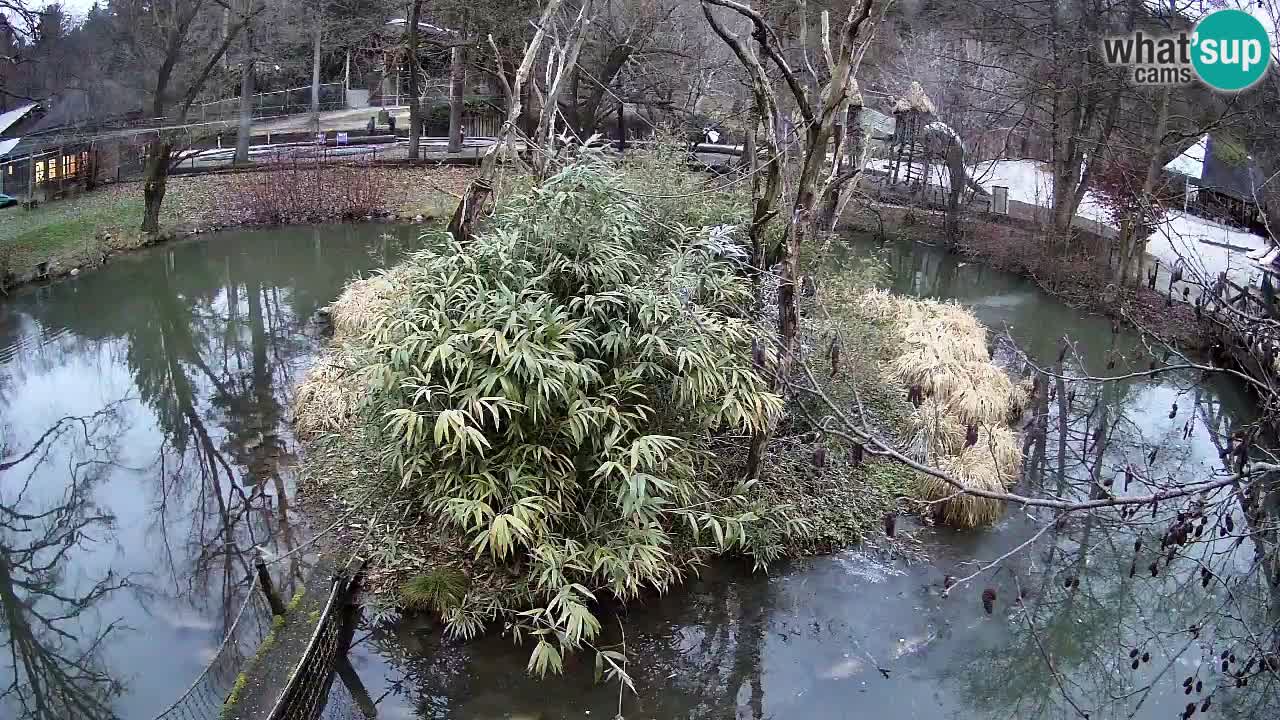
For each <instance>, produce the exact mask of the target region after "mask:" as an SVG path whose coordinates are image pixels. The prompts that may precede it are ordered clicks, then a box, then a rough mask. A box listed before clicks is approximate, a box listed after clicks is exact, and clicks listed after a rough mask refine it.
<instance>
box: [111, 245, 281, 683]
mask: <svg viewBox="0 0 1280 720" xmlns="http://www.w3.org/2000/svg"><path fill="white" fill-rule="evenodd" d="M214 267H216V266H214ZM221 269H222V270H223V273H222V277H218V275H217V274H216V273H211V274H209V275H208V276H203V275H198V274H196V273H193V272H187V273H183V274H175V273H174V272H173V271H172V269H171V268H170V267H169V264H168V263H166V264H165V265H164V267H163V269H161V271H160V272H158V273H157V274H156V276H155V277H154V278H152V281H151V282H149V283H148V284H147V286H146V292H145V294H146V299H147V301H148V302H147V305H148V307H149V310H150V313H149V315H148V317H146V318H145V321H142V322H139V323H138V324H137V325H136V326H135V328H134V329H133V330H132V331H131V332H130V335H129V355H128V359H129V364H130V367H131V368H132V371H133V374H134V378H135V382H136V384H137V386H138V388H139V390H140V393H141V395H142V399H143V400H144V401H145V402H147V403H148V405H150V406H151V407H152V409H153V411H154V414H155V417H156V419H157V423H158V425H159V427H160V429H161V431H162V433H163V442H162V443H161V445H160V447H159V450H158V453H157V459H156V468H157V470H158V472H157V473H156V476H157V478H158V483H157V484H158V488H157V490H158V491H157V493H156V497H157V501H156V504H155V512H154V514H153V518H154V520H153V522H154V524H155V528H156V529H157V531H158V534H159V535H160V537H162V538H163V539H164V542H165V550H164V552H165V557H166V562H165V563H164V566H165V569H166V574H167V576H168V577H167V578H165V580H164V583H165V584H166V585H168V586H169V587H170V589H168V590H167V591H166V592H165V593H164V594H166V595H172V596H175V597H179V598H183V599H184V600H185V602H188V603H190V604H191V605H192V607H193V608H196V609H198V610H202V611H203V612H205V613H208V614H211V615H213V616H215V617H217V618H219V623H220V629H221V630H222V631H223V632H225V631H226V629H227V628H229V627H230V625H231V623H232V622H233V615H234V613H235V612H236V610H237V608H239V607H240V605H241V603H242V601H243V599H244V593H245V592H247V591H248V590H247V588H248V585H249V579H250V577H251V574H252V558H253V552H252V550H253V548H255V547H261V548H263V549H264V550H265V551H266V552H267V553H268V554H269V555H271V556H275V557H279V556H285V555H288V556H289V558H288V560H287V561H285V562H284V563H282V564H280V565H278V566H273V571H274V574H275V576H276V578H275V579H276V583H277V588H278V589H279V591H280V592H281V593H283V594H286V595H291V594H292V593H293V592H295V591H296V590H297V589H298V588H299V587H300V586H301V583H302V581H303V579H304V576H305V574H306V567H305V566H304V564H303V558H302V557H301V555H300V554H291V551H292V550H293V549H294V548H296V547H297V546H298V538H297V537H296V533H295V530H294V528H293V523H292V521H291V518H290V516H289V493H290V492H291V486H290V484H289V482H288V479H287V477H286V473H287V468H288V467H289V465H290V464H291V461H292V451H291V450H289V443H290V442H291V441H290V439H289V438H287V437H286V436H284V435H282V432H283V430H282V426H283V409H282V404H281V401H280V398H279V393H281V392H283V391H284V390H285V389H286V388H287V387H288V386H289V384H290V382H291V381H290V372H291V368H290V363H291V362H293V360H294V358H295V357H296V356H297V355H298V354H299V352H301V351H302V350H304V349H305V348H304V347H302V346H301V345H298V343H299V341H298V340H297V339H296V338H293V337H292V336H294V335H296V334H297V325H298V323H299V322H300V321H299V319H298V318H297V317H296V316H295V315H294V314H293V312H292V309H291V308H289V307H287V306H285V307H282V305H281V303H280V300H279V296H278V291H277V290H276V289H274V288H271V287H269V286H266V285H265V284H264V282H263V281H262V280H261V279H260V278H259V277H258V276H257V274H255V272H254V271H253V270H252V269H250V268H248V267H245V263H244V260H243V259H242V258H240V257H239V256H231V257H228V258H226V259H225V261H224V262H223V263H221ZM179 282H181V283H182V285H181V286H179V285H178V283H179ZM295 345H297V347H295ZM175 514H176V517H175ZM171 524H174V525H176V526H179V527H186V528H187V529H188V530H187V533H188V534H187V539H186V543H185V544H186V547H185V548H181V549H175V548H174V547H173V546H172V544H171V542H170V538H171V535H170V532H169V530H168V528H169V526H170V525H171ZM234 671H235V670H234V668H231V669H230V670H229V672H232V673H234Z"/></svg>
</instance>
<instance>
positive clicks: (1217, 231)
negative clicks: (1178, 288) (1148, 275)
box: [1147, 212, 1267, 285]
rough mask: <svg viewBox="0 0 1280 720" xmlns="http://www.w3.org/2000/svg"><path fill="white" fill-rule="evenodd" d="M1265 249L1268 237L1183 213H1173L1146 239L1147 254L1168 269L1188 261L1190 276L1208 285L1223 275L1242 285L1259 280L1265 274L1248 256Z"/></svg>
mask: <svg viewBox="0 0 1280 720" xmlns="http://www.w3.org/2000/svg"><path fill="white" fill-rule="evenodd" d="M1228 246H1230V247H1228ZM1266 247H1267V241H1266V239H1265V238H1262V237H1259V236H1257V235H1254V234H1252V233H1250V232H1246V231H1244V230H1237V229H1235V228H1230V227H1227V226H1226V225H1219V224H1218V223H1215V222H1210V221H1209V220H1205V219H1204V218H1198V217H1195V216H1194V215H1186V214H1184V213H1181V212H1174V213H1170V214H1169V215H1168V216H1167V217H1166V218H1165V220H1164V222H1162V223H1160V224H1159V225H1157V226H1156V231H1155V232H1154V233H1152V234H1151V237H1150V238H1148V239H1147V253H1148V254H1150V255H1152V256H1154V257H1156V258H1159V259H1160V262H1161V263H1162V264H1164V265H1166V266H1171V265H1173V263H1176V262H1177V261H1178V260H1179V259H1185V261H1186V268H1187V273H1188V274H1189V275H1192V276H1194V277H1196V278H1198V279H1200V281H1201V282H1205V283H1209V282H1212V281H1213V280H1214V278H1216V277H1217V276H1218V274H1219V273H1224V272H1225V273H1226V274H1227V277H1228V278H1229V279H1231V280H1232V281H1234V282H1236V283H1239V284H1241V285H1247V284H1249V283H1250V282H1253V281H1254V280H1257V279H1259V276H1260V275H1261V274H1262V271H1261V269H1260V268H1259V267H1258V266H1257V265H1256V264H1254V263H1253V262H1251V261H1250V259H1249V257H1248V256H1247V255H1246V253H1250V252H1253V253H1256V252H1257V251H1259V250H1264V249H1265V248H1266Z"/></svg>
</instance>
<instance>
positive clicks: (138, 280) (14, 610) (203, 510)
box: [0, 225, 417, 720]
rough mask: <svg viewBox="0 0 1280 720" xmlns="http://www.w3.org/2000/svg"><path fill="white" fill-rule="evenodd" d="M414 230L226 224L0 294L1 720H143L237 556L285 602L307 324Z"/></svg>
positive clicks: (188, 674) (191, 652)
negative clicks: (261, 563) (257, 552)
mask: <svg viewBox="0 0 1280 720" xmlns="http://www.w3.org/2000/svg"><path fill="white" fill-rule="evenodd" d="M388 233H389V234H388ZM416 239H417V231H416V229H414V228H411V227H390V226H373V225H366V226H351V225H340V226H333V227H327V228H324V229H323V230H322V229H319V228H290V229H283V230H265V231H247V232H226V233H220V234H218V235H217V236H216V237H210V238H208V239H198V240H191V241H186V242H181V243H176V244H172V245H166V246H162V247H158V248H154V249H152V250H150V251H147V252H143V253H138V254H134V255H129V256H126V257H122V258H118V259H116V260H115V261H113V262H112V264H110V265H108V266H107V267H105V268H102V269H100V270H97V271H94V272H90V273H86V274H84V275H81V276H79V277H76V278H68V279H66V280H63V281H61V282H58V283H55V284H52V285H48V286H44V287H30V288H26V289H23V290H21V291H19V292H16V293H14V294H13V295H12V296H11V297H9V298H7V299H5V300H4V301H2V302H0V467H3V468H4V469H3V470H2V471H0V688H3V689H0V717H4V718H19V719H21V720H26V719H27V718H40V719H43V718H50V719H53V718H58V719H61V718H77V719H84V720H98V719H99V718H108V717H112V716H113V715H112V714H111V713H114V715H115V716H118V717H122V718H128V719H129V720H133V719H134V718H140V719H142V720H147V719H149V718H152V717H154V716H155V715H156V714H157V713H158V712H159V711H160V710H162V709H163V708H164V707H165V706H166V705H167V704H168V703H170V702H171V701H172V700H174V699H175V697H176V696H177V695H178V693H179V692H181V690H182V689H184V688H186V687H187V686H188V685H189V684H190V683H191V682H192V680H193V679H194V678H195V676H196V675H197V673H199V672H200V671H201V670H202V669H203V668H204V666H205V664H206V663H207V662H208V660H209V658H210V657H211V656H212V653H213V652H214V650H215V649H216V648H217V646H218V644H219V642H220V641H221V639H222V638H223V636H224V633H225V631H226V628H227V627H228V625H229V623H230V622H231V620H232V617H231V616H232V614H233V613H234V612H235V611H236V610H237V609H238V608H239V607H240V606H241V600H242V598H243V593H244V590H245V587H246V585H247V579H248V575H247V568H249V567H251V566H250V565H249V563H251V562H252V556H251V555H249V554H247V551H248V550H250V549H251V548H252V547H253V546H254V545H255V544H261V545H263V546H264V547H265V549H266V550H267V552H268V554H269V555H270V556H273V557H276V558H283V560H282V561H281V562H276V563H273V565H272V567H273V570H274V573H273V574H274V575H275V577H276V581H277V585H278V586H279V588H280V591H281V592H282V593H292V592H293V591H294V588H295V587H296V585H297V584H298V582H299V580H300V578H302V577H303V576H304V575H305V572H306V563H307V562H308V559H309V558H308V557H307V552H306V549H305V548H303V549H302V551H301V552H297V553H294V554H293V555H291V556H288V557H286V556H287V555H288V553H289V551H290V550H291V549H293V548H297V547H298V546H299V545H300V544H301V543H302V542H303V540H304V539H305V533H306V530H305V527H304V526H303V525H302V524H301V523H300V522H299V520H300V519H299V518H298V517H297V513H295V512H294V511H293V510H292V506H291V498H292V494H293V489H292V477H291V470H290V468H291V466H292V464H293V463H294V461H295V459H296V450H297V448H296V444H295V442H294V440H293V438H292V437H291V436H290V434H289V432H288V425H287V423H286V422H285V421H286V416H287V414H288V408H289V400H290V388H291V387H292V386H293V384H294V383H295V382H296V380H297V379H298V377H299V375H300V374H301V373H302V372H304V371H305V370H306V368H307V367H308V365H309V363H310V361H311V359H312V357H313V356H314V354H315V353H316V351H317V349H318V348H319V347H320V345H321V343H322V342H323V339H322V338H321V337H320V334H319V329H318V326H317V325H316V324H315V323H314V322H313V321H312V316H313V314H314V313H315V311H316V310H317V309H318V308H320V307H322V306H324V305H325V304H327V303H329V302H331V301H332V300H333V298H334V297H335V295H336V294H337V292H338V291H339V290H340V289H341V287H342V285H343V283H345V282H346V280H347V279H348V278H349V277H350V276H351V275H352V274H353V273H357V272H361V271H363V270H366V269H368V268H372V267H375V266H378V265H384V264H386V263H389V262H393V261H394V260H395V258H396V257H398V255H399V254H400V253H401V252H403V251H404V250H405V249H406V248H408V247H410V246H411V245H412V244H413V243H415V242H416ZM6 466H7V467H6ZM15 678H16V683H17V684H16V685H14V682H15Z"/></svg>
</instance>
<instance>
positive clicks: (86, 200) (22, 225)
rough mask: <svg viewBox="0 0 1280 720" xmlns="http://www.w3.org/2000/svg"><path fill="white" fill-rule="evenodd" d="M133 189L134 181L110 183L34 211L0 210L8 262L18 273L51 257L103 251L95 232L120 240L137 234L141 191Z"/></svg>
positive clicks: (59, 259)
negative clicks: (115, 185)
mask: <svg viewBox="0 0 1280 720" xmlns="http://www.w3.org/2000/svg"><path fill="white" fill-rule="evenodd" d="M137 190H138V188H137V187H136V186H134V185H126V186H118V187H109V188H103V189H101V190H97V191H95V192H91V193H85V194H83V195H80V196H78V197H75V198H71V199H67V200H59V201H55V202H50V203H45V204H42V205H41V206H40V207H38V208H37V209H35V210H23V209H22V208H20V207H12V208H7V209H5V210H0V248H12V251H13V255H12V256H11V258H10V266H11V267H12V269H13V270H14V272H17V273H19V274H21V273H24V272H27V271H29V270H30V268H31V266H34V265H35V264H37V263H40V262H43V261H45V260H50V259H52V260H53V261H54V262H55V263H57V264H62V263H73V264H78V263H77V261H78V260H79V261H81V262H83V261H84V260H85V259H88V258H89V257H91V256H92V255H93V254H94V251H100V250H101V249H100V248H99V247H98V243H97V242H96V241H95V238H96V236H97V233H98V232H99V231H107V232H110V233H111V234H112V236H113V237H115V238H118V239H119V240H123V239H125V238H128V237H134V236H136V235H137V231H138V225H139V224H140V223H141V222H142V195H141V193H139V192H137ZM115 244H116V243H113V245H115Z"/></svg>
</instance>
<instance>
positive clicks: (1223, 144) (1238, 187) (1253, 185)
mask: <svg viewBox="0 0 1280 720" xmlns="http://www.w3.org/2000/svg"><path fill="white" fill-rule="evenodd" d="M1164 169H1165V170H1168V171H1170V172H1173V173H1176V174H1178V175H1183V176H1185V177H1186V178H1187V180H1188V182H1190V183H1191V184H1192V185H1195V186H1197V187H1200V188H1204V189H1206V190H1213V191H1215V192H1219V193H1222V194H1224V195H1230V196H1231V197H1234V198H1237V199H1239V200H1253V197H1254V191H1255V190H1256V189H1257V188H1260V187H1262V185H1263V179H1262V176H1261V174H1260V172H1259V171H1258V164H1257V163H1256V162H1254V159H1253V156H1252V155H1249V154H1247V153H1246V152H1245V150H1244V149H1243V148H1242V147H1241V146H1239V145H1237V144H1235V143H1231V142H1229V141H1226V140H1223V139H1221V138H1215V137H1214V136H1213V135H1204V136H1203V137H1201V138H1200V139H1199V140H1197V141H1196V142H1195V143H1193V144H1192V145H1191V146H1190V147H1188V148H1187V149H1186V150H1185V151H1183V152H1182V154H1180V155H1178V156H1177V157H1175V158H1174V159H1173V160H1171V161H1170V162H1169V163H1168V164H1167V165H1165V166H1164Z"/></svg>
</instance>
